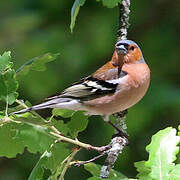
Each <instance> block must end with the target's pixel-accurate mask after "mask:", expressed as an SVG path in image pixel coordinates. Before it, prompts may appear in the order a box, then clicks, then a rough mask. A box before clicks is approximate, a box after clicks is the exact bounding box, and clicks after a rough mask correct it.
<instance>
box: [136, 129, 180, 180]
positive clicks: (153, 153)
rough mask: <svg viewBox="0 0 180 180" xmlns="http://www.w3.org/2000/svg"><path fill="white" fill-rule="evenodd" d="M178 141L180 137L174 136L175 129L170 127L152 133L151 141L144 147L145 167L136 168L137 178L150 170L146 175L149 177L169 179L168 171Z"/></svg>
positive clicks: (174, 158)
mask: <svg viewBox="0 0 180 180" xmlns="http://www.w3.org/2000/svg"><path fill="white" fill-rule="evenodd" d="M178 143H180V137H179V136H176V129H173V128H171V127H168V128H166V129H164V130H161V131H159V132H158V133H156V134H155V135H153V136H152V141H151V143H150V144H149V145H148V146H147V147H146V150H147V152H149V159H148V161H146V162H143V163H144V165H145V166H146V168H147V169H146V168H145V167H144V168H142V169H141V168H139V169H138V171H139V175H138V176H139V178H140V179H141V176H140V175H144V173H145V172H146V173H147V171H150V173H149V175H148V176H149V177H150V179H158V180H169V177H170V172H171V171H172V169H173V168H174V163H173V162H174V161H175V160H176V154H177V153H178V152H179V147H178V146H177V144H178ZM136 166H137V164H136ZM141 166H142V164H141Z"/></svg>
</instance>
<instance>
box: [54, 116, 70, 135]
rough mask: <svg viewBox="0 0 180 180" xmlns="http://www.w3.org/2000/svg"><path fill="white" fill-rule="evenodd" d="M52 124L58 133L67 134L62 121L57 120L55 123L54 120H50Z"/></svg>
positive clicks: (65, 126)
mask: <svg viewBox="0 0 180 180" xmlns="http://www.w3.org/2000/svg"><path fill="white" fill-rule="evenodd" d="M51 122H52V124H53V126H55V128H56V129H58V131H59V132H61V133H62V134H63V135H67V133H68V132H69V128H68V127H67V125H66V124H64V121H62V120H58V121H56V120H55V119H52V121H51Z"/></svg>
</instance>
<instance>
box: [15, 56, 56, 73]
mask: <svg viewBox="0 0 180 180" xmlns="http://www.w3.org/2000/svg"><path fill="white" fill-rule="evenodd" d="M58 55H59V53H57V54H52V53H46V54H43V55H41V56H38V57H35V58H33V59H31V60H29V61H28V62H26V63H25V64H23V65H22V66H21V67H20V68H19V69H18V70H17V71H16V73H17V75H18V76H19V75H26V74H27V73H28V72H29V71H30V70H35V71H45V70H46V66H45V64H46V63H48V62H51V61H53V60H55V59H56V57H57V56H58Z"/></svg>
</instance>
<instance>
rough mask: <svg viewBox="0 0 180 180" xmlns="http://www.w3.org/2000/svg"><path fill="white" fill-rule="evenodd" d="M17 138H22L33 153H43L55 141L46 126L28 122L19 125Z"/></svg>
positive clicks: (25, 145)
mask: <svg viewBox="0 0 180 180" xmlns="http://www.w3.org/2000/svg"><path fill="white" fill-rule="evenodd" d="M15 138H18V139H19V140H21V141H22V142H23V145H24V147H27V150H28V151H29V152H31V153H37V152H40V153H43V152H44V151H45V150H46V149H48V148H49V147H50V145H51V144H52V143H53V142H54V138H53V137H52V136H50V135H49V134H48V132H47V129H46V128H43V127H42V126H39V125H33V124H26V123H24V124H21V125H19V127H18V129H17V132H16V136H15Z"/></svg>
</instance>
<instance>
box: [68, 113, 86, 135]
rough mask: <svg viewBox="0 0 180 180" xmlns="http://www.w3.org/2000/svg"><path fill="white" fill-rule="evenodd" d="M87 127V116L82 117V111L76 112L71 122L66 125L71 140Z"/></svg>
mask: <svg viewBox="0 0 180 180" xmlns="http://www.w3.org/2000/svg"><path fill="white" fill-rule="evenodd" d="M87 125H88V116H86V115H84V113H83V112H82V111H76V112H75V113H74V114H73V116H72V118H71V121H69V122H68V123H67V126H68V128H69V133H70V134H71V136H72V137H73V138H75V137H77V136H78V133H79V132H81V131H84V130H85V129H86V127H87Z"/></svg>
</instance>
